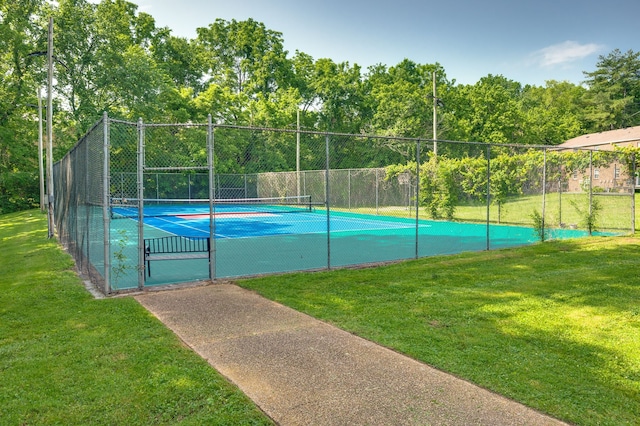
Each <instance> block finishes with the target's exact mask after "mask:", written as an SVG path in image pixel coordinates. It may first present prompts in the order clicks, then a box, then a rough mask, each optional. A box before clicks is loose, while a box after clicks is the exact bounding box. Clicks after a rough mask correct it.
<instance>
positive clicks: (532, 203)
mask: <svg viewBox="0 0 640 426" xmlns="http://www.w3.org/2000/svg"><path fill="white" fill-rule="evenodd" d="M105 119H106V121H100V122H99V123H97V124H96V125H95V126H94V127H93V129H92V130H91V131H90V132H89V133H88V134H87V135H86V136H85V137H84V138H83V139H82V140H80V141H79V142H78V144H77V145H76V146H75V147H74V148H73V149H72V150H71V151H70V152H69V153H68V154H67V155H66V156H65V157H64V158H63V159H62V160H61V161H60V162H58V163H56V165H55V167H54V185H55V192H54V193H55V196H56V197H55V206H56V215H55V218H56V229H57V233H58V236H59V238H60V240H61V242H62V243H63V244H64V245H65V247H66V248H67V249H68V250H69V252H70V253H71V254H72V255H73V256H74V258H75V259H76V262H77V264H78V268H79V269H80V270H81V271H82V272H83V273H84V274H86V275H87V276H89V277H90V278H91V280H92V281H94V282H96V283H97V284H98V285H99V286H100V288H102V289H103V290H104V291H105V292H106V293H110V292H114V291H115V292H117V291H122V290H127V289H135V288H141V287H144V286H148V285H159V284H167V283H174V282H184V281H192V280H201V279H208V278H214V279H215V278H223V277H237V276H250V275H259V274H268V273H277V272H287V271H297V270H316V269H327V268H333V267H339V266H348V265H357V264H368V263H378V262H387V261H393V260H400V259H410V258H416V257H423V256H431V255H436V254H447V253H457V252H461V251H470V250H475V251H477V250H487V249H495V248H501V247H510V246H515V245H522V244H529V243H532V242H535V241H537V240H541V239H545V240H546V239H554V238H569V237H577V236H582V235H588V234H591V233H595V232H598V231H599V232H602V233H617V234H619V233H628V232H631V231H632V228H631V224H632V223H633V221H632V219H631V215H632V212H633V210H634V204H633V203H634V198H633V196H631V195H632V194H633V193H634V188H635V182H634V181H633V179H632V178H631V177H630V176H631V173H630V171H629V170H628V169H629V159H628V158H626V157H625V156H624V155H623V154H622V153H619V152H611V151H610V152H592V151H578V150H571V151H561V150H559V149H558V148H557V147H530V146H510V145H489V144H478V143H463V142H452V141H438V142H437V149H438V152H440V153H441V154H440V156H438V157H436V156H435V155H434V152H435V151H436V143H434V142H433V141H428V140H416V139H401V138H391V137H375V136H364V135H345V134H334V133H318V132H305V131H299V132H295V131H291V130H284V129H282V130H278V129H259V128H242V127H235V126H210V127H209V126H207V125H197V124H196V125H194V124H188V125H186V124H185V125H179V124H175V125H159V124H144V123H129V122H123V121H118V120H109V119H107V118H106V117H105ZM105 132H106V134H105ZM105 153H108V156H107V158H105ZM211 155H212V158H210V156H211ZM210 194H212V195H213V198H212V199H211V200H210ZM240 200H243V201H242V204H243V207H247V208H248V209H249V207H248V206H252V205H253V204H254V203H255V204H259V205H260V208H262V207H263V206H264V204H266V203H265V202H264V200H268V201H269V203H274V204H279V202H280V201H283V202H284V201H286V204H287V205H288V206H287V208H289V209H291V211H293V212H295V214H290V215H289V214H284V203H283V204H282V205H280V204H279V205H278V206H276V207H274V208H275V209H276V212H282V213H283V214H275V213H272V212H271V213H269V212H265V211H262V210H258V209H257V208H256V209H255V210H250V211H249V212H248V213H247V212H243V211H234V212H230V211H227V210H226V209H227V208H228V205H227V202H229V201H234V202H236V203H240ZM169 201H171V202H172V203H173V204H175V203H182V204H186V205H190V206H194V207H193V208H195V206H196V205H203V206H204V210H201V211H200V212H201V213H202V214H200V215H196V216H193V217H186V216H185V217H183V216H184V215H183V214H182V213H177V214H173V216H175V217H177V218H178V219H179V220H178V219H171V218H168V217H153V216H154V215H153V214H151V213H150V212H152V211H154V209H156V208H157V207H158V205H162V204H164V203H167V204H168V202H169ZM307 205H308V206H309V208H307ZM124 208H127V209H129V210H128V211H130V212H131V214H122V213H116V212H117V211H119V210H118V209H124ZM251 208H253V207H251ZM277 209H280V210H277ZM302 211H305V213H300V212H302ZM145 213H146V214H145ZM170 215H171V214H167V216H170ZM158 216H160V215H158ZM141 219H142V221H141ZM276 219H277V220H276ZM177 221H178V222H180V223H179V226H178V225H177ZM198 221H200V222H198ZM203 223H204V225H203ZM178 228H180V229H179V230H178ZM181 233H182V234H184V238H187V239H188V238H209V237H210V235H211V234H213V235H214V238H211V239H210V243H211V254H210V255H209V259H206V258H203V257H206V256H192V257H188V258H187V259H180V260H176V259H171V260H165V261H155V262H154V264H153V265H154V266H153V268H154V273H153V274H152V275H151V274H150V265H151V264H150V263H148V262H145V254H144V251H145V248H146V245H145V242H144V240H145V239H160V238H163V237H167V236H173V235H182V234H181Z"/></svg>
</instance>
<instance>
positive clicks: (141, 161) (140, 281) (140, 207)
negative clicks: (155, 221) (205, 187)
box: [137, 118, 145, 290]
mask: <svg viewBox="0 0 640 426" xmlns="http://www.w3.org/2000/svg"><path fill="white" fill-rule="evenodd" d="M137 172H138V174H137V189H138V289H139V290H142V289H143V288H144V268H145V265H144V184H143V182H144V124H143V122H142V118H139V119H138V167H137Z"/></svg>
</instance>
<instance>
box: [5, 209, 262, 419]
mask: <svg viewBox="0 0 640 426" xmlns="http://www.w3.org/2000/svg"><path fill="white" fill-rule="evenodd" d="M0 250H1V251H2V255H1V256H0V271H2V273H1V274H0V424H2V425H27V424H28V425H52V424H56V425H91V424H95V425H151V424H154V425H162V424H166V425H175V424H184V425H202V424H207V425H209V424H211V425H231V424H234V425H235V424H240V425H243V424H244V425H263V424H264V425H266V424H271V422H270V420H269V419H268V418H266V417H265V416H264V415H263V414H262V412H260V411H259V410H258V409H257V408H256V407H255V406H254V405H253V403H252V402H251V401H250V400H248V399H247V398H246V397H245V396H244V394H242V393H241V392H240V391H239V390H238V389H237V388H235V387H234V386H232V385H230V384H229V383H228V382H227V381H226V380H225V379H224V378H222V377H221V376H220V375H218V374H217V373H216V372H215V371H214V370H213V369H211V368H210V367H209V365H208V364H207V363H206V362H205V361H204V360H202V359H201V358H200V357H199V356H197V355H196V354H195V353H193V352H191V351H190V350H189V349H188V348H186V347H185V346H184V345H183V344H182V343H181V342H180V341H179V339H178V338H177V337H176V336H175V335H174V334H173V333H171V332H170V331H169V330H168V329H166V328H165V327H164V326H163V325H162V324H161V323H160V322H159V321H158V320H156V319H155V317H152V316H151V315H150V314H149V313H148V312H147V311H146V310H145V309H144V308H142V307H141V306H140V305H139V304H138V303H137V302H136V301H135V300H134V299H133V298H112V299H103V300H96V299H94V298H93V297H91V296H90V294H89V293H88V292H87V291H86V290H85V288H84V287H83V285H82V282H81V281H80V280H79V278H78V277H77V276H76V274H75V273H74V271H73V263H72V260H71V258H70V257H69V256H68V255H67V254H65V253H64V252H62V251H61V250H60V248H59V247H58V245H57V244H56V243H55V242H54V241H52V240H47V231H46V217H45V216H44V215H41V214H40V213H36V212H23V213H18V214H10V215H3V216H0Z"/></svg>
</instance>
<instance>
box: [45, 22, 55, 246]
mask: <svg viewBox="0 0 640 426" xmlns="http://www.w3.org/2000/svg"><path fill="white" fill-rule="evenodd" d="M47 59H48V63H49V69H48V72H47V209H48V213H47V224H48V230H49V235H48V237H49V238H52V237H53V235H54V227H55V225H54V220H53V219H54V217H53V93H52V92H53V18H52V17H51V18H49V45H48V49H47Z"/></svg>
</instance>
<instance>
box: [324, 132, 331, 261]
mask: <svg viewBox="0 0 640 426" xmlns="http://www.w3.org/2000/svg"><path fill="white" fill-rule="evenodd" d="M324 141H325V151H326V169H325V176H326V177H325V193H326V195H325V203H326V206H327V269H331V213H330V204H331V203H330V199H331V193H330V186H329V170H330V169H329V133H326V134H325V138H324Z"/></svg>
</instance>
